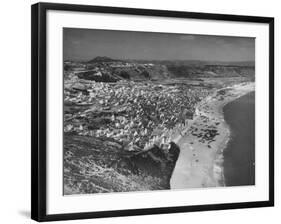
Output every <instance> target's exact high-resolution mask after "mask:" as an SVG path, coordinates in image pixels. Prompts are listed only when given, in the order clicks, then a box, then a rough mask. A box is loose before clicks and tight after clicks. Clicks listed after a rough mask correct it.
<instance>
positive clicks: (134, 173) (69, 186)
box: [64, 133, 179, 194]
mask: <svg viewBox="0 0 281 224" xmlns="http://www.w3.org/2000/svg"><path fill="white" fill-rule="evenodd" d="M178 155H179V148H178V147H177V145H176V144H175V143H171V147H170V149H169V150H167V151H165V150H163V149H161V148H158V147H156V146H155V147H153V148H152V149H150V150H147V151H127V150H125V149H124V147H123V145H122V143H120V142H117V141H115V140H113V139H110V138H104V139H101V138H94V137H88V136H79V135H74V134H69V133H68V134H65V135H64V194H83V193H84V194H87V193H102V192H125V191H145V190H161V189H170V184H169V181H170V177H171V175H172V172H173V169H174V166H175V163H176V160H177V158H178Z"/></svg>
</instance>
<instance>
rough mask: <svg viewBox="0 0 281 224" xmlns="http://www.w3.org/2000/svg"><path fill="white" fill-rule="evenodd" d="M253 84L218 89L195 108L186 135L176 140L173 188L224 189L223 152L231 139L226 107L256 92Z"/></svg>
mask: <svg viewBox="0 0 281 224" xmlns="http://www.w3.org/2000/svg"><path fill="white" fill-rule="evenodd" d="M254 88H255V86H254V83H253V82H249V83H241V84H236V85H233V86H230V87H225V88H223V89H219V90H217V91H216V92H215V93H214V94H213V95H211V96H208V97H207V98H205V99H204V100H202V101H201V102H200V103H199V104H198V106H197V107H196V113H195V116H194V118H193V120H190V121H189V122H188V125H187V128H186V129H185V130H184V131H182V133H183V135H178V136H176V137H175V138H174V139H173V141H174V142H175V143H176V144H177V145H178V146H179V148H180V155H179V158H178V160H177V162H176V165H175V168H174V171H173V173H172V176H171V179H170V186H171V189H185V188H202V187H219V186H225V181H224V175H223V174H224V171H223V150H224V149H225V147H226V146H227V143H228V141H229V138H230V129H229V127H228V125H227V123H226V122H225V120H224V114H223V107H224V106H225V105H226V104H228V103H230V102H232V101H234V100H236V99H238V98H239V97H241V96H243V95H245V94H247V93H249V92H251V91H254Z"/></svg>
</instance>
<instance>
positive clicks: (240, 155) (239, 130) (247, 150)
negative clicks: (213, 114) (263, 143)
mask: <svg viewBox="0 0 281 224" xmlns="http://www.w3.org/2000/svg"><path fill="white" fill-rule="evenodd" d="M223 112H224V119H225V121H226V123H227V124H228V125H229V127H230V130H231V138H230V140H229V142H228V144H227V147H226V149H225V150H224V152H223V154H224V162H223V167H224V178H225V185H226V186H242V185H254V184H255V92H251V93H249V94H246V95H244V96H242V97H240V98H238V99H237V100H235V101H232V102H230V103H229V104H227V105H226V106H225V107H224V109H223Z"/></svg>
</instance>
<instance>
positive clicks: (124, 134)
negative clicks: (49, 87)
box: [64, 79, 209, 150]
mask: <svg viewBox="0 0 281 224" xmlns="http://www.w3.org/2000/svg"><path fill="white" fill-rule="evenodd" d="M208 94H209V92H208V90H207V89H204V88H198V87H197V88H187V87H185V86H179V85H172V86H171V85H169V86H168V85H161V84H155V83H149V82H148V83H142V82H138V83H137V82H133V81H128V82H124V81H122V82H117V83H104V82H95V81H85V80H80V79H78V80H77V79H75V81H72V80H68V81H65V88H64V97H65V98H64V104H65V108H67V109H65V112H64V131H65V132H75V133H77V134H79V135H87V136H94V137H96V138H111V139H114V140H115V141H118V142H120V143H121V144H122V145H123V146H124V148H125V149H126V150H143V149H148V148H150V147H151V146H152V145H154V144H157V145H161V146H163V147H168V146H169V144H168V143H169V142H170V141H171V140H172V137H173V136H174V134H175V132H176V131H177V130H182V129H184V128H185V126H186V125H187V121H188V120H189V119H192V116H193V114H194V110H195V105H196V104H197V103H198V102H199V101H200V100H201V99H203V98H205V97H206V96H207V95H208Z"/></svg>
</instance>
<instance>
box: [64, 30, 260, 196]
mask: <svg viewBox="0 0 281 224" xmlns="http://www.w3.org/2000/svg"><path fill="white" fill-rule="evenodd" d="M62 63H63V86H64V87H63V94H64V95H63V115H62V116H63V194H64V195H65V196H67V195H82V194H96V193H114V192H136V191H142V192H144V191H160V190H166V191H169V190H182V189H185V190H187V189H194V188H202V189H204V188H214V187H237V186H250V185H255V181H256V180H255V162H256V161H255V38H254V37H248V36H241V37H240V36H214V35H198V34H192V33H191V34H189V33H160V32H140V31H126V30H102V29H84V28H71V27H64V28H63V62H62Z"/></svg>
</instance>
